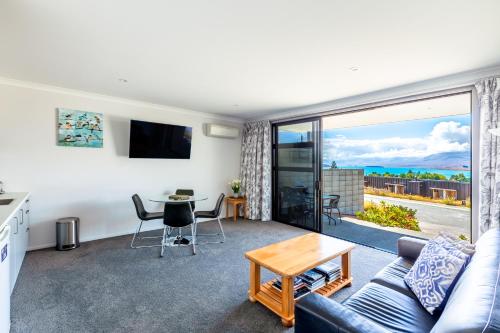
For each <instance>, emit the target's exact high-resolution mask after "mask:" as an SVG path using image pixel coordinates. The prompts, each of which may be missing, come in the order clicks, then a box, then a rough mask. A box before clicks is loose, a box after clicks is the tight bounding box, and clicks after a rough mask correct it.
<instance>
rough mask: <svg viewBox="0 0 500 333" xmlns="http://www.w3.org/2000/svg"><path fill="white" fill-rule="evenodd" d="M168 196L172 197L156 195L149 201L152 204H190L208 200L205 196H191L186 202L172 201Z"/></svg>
mask: <svg viewBox="0 0 500 333" xmlns="http://www.w3.org/2000/svg"><path fill="white" fill-rule="evenodd" d="M170 195H172V194H162V195H157V196H155V197H152V198H150V199H149V201H154V202H191V201H203V200H207V199H208V198H207V197H205V196H199V195H193V196H190V197H189V199H187V200H174V199H170V198H169V196H170Z"/></svg>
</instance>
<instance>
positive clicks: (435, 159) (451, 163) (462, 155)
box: [391, 151, 471, 170]
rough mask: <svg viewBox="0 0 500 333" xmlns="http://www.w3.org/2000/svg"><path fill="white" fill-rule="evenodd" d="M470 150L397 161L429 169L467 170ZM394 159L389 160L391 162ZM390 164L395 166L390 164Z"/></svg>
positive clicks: (401, 163) (405, 165)
mask: <svg viewBox="0 0 500 333" xmlns="http://www.w3.org/2000/svg"><path fill="white" fill-rule="evenodd" d="M470 159H471V156H470V152H468V151H464V152H449V153H439V154H433V155H429V156H426V157H424V158H420V159H413V160H411V161H408V160H406V159H404V160H402V161H400V163H398V165H399V166H402V167H415V168H417V167H418V168H430V169H453V170H469V169H470ZM392 163H394V161H391V164H392ZM392 166H395V165H394V164H392Z"/></svg>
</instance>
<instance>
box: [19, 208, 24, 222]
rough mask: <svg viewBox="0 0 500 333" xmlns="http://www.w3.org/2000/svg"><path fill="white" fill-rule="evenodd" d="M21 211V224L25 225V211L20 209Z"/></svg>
mask: <svg viewBox="0 0 500 333" xmlns="http://www.w3.org/2000/svg"><path fill="white" fill-rule="evenodd" d="M19 210H20V211H21V224H23V223H24V209H22V208H21V209H19Z"/></svg>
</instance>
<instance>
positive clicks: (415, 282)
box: [404, 239, 468, 314]
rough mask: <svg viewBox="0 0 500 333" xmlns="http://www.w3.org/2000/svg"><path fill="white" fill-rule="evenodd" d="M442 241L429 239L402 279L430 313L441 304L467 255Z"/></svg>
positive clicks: (465, 261) (449, 291)
mask: <svg viewBox="0 0 500 333" xmlns="http://www.w3.org/2000/svg"><path fill="white" fill-rule="evenodd" d="M443 244H444V243H443V242H442V241H441V240H438V239H432V240H430V241H429V242H428V243H427V244H426V245H425V246H424V248H423V249H422V252H420V256H419V257H418V258H417V260H416V261H415V264H414V265H413V267H412V268H411V269H410V271H409V272H408V274H406V276H405V278H404V280H405V282H406V284H407V285H408V287H410V289H411V290H412V291H413V293H414V294H415V295H416V296H417V298H418V300H419V301H420V303H421V304H422V305H423V307H424V308H425V309H426V310H427V311H428V312H429V313H430V314H434V312H435V310H436V309H439V308H441V307H443V306H444V304H445V302H446V299H447V298H448V296H449V294H450V293H451V291H452V287H453V286H454V285H455V283H454V282H455V280H456V279H457V278H458V277H459V275H460V273H461V272H462V271H463V268H464V267H465V265H466V263H467V262H468V258H467V257H468V256H467V255H465V254H464V253H462V252H460V251H459V250H457V249H454V248H452V247H450V246H448V245H445V246H446V248H445V246H443ZM447 248H449V249H447Z"/></svg>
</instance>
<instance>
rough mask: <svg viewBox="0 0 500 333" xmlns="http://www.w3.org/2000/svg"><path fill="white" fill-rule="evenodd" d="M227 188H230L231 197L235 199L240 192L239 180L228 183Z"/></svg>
mask: <svg viewBox="0 0 500 333" xmlns="http://www.w3.org/2000/svg"><path fill="white" fill-rule="evenodd" d="M229 186H231V190H233V197H235V198H237V197H238V196H239V193H240V190H241V180H239V179H233V180H231V182H230V183H229Z"/></svg>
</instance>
